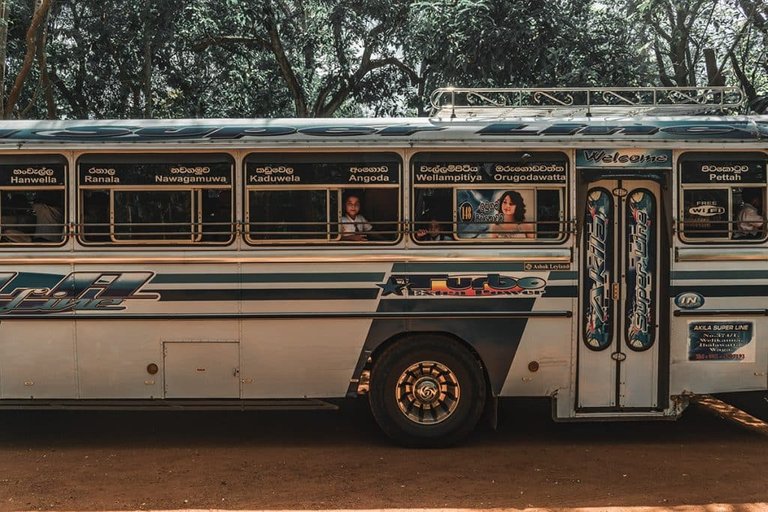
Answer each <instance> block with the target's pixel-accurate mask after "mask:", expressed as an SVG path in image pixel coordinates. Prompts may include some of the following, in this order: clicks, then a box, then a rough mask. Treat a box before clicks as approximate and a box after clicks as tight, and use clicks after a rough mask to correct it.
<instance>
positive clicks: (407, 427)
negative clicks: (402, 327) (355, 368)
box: [368, 335, 486, 448]
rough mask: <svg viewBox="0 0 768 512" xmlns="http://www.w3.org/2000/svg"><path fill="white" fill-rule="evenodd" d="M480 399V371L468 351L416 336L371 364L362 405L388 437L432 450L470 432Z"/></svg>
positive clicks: (483, 393)
mask: <svg viewBox="0 0 768 512" xmlns="http://www.w3.org/2000/svg"><path fill="white" fill-rule="evenodd" d="M485 396H486V390H485V376H484V373H483V368H482V366H481V364H480V362H479V361H478V360H477V359H476V358H475V357H474V355H473V354H472V353H470V351H469V350H467V349H466V348H465V347H464V346H462V345H461V344H460V343H458V342H456V341H455V340H452V339H450V338H446V337H442V336H437V335H422V336H418V337H410V338H406V339H403V340H400V341H399V342H397V343H395V344H394V345H392V346H390V347H388V348H387V349H386V350H384V352H382V353H381V355H379V356H378V357H377V358H376V359H375V360H374V364H373V369H372V371H371V388H370V392H369V395H368V399H369V402H370V405H371V412H372V413H373V416H374V418H375V419H376V422H377V423H378V424H379V426H380V427H381V429H382V430H383V431H384V432H385V433H386V434H387V435H388V436H389V437H391V438H392V439H394V440H395V441H397V442H398V443H400V444H402V445H404V446H409V447H421V448H436V447H442V446H449V445H452V444H455V443H457V442H459V441H461V440H462V439H464V438H465V437H466V436H467V435H468V434H469V433H470V432H471V431H472V430H473V429H474V428H475V425H477V421H478V420H479V419H480V416H481V415H482V412H483V408H484V406H485Z"/></svg>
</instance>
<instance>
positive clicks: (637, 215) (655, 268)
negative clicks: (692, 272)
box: [576, 174, 669, 412]
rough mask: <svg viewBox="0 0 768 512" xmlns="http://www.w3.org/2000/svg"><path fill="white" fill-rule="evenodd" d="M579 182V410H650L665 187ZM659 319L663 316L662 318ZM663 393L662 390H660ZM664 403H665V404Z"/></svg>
mask: <svg viewBox="0 0 768 512" xmlns="http://www.w3.org/2000/svg"><path fill="white" fill-rule="evenodd" d="M625 176H627V178H626V179H616V177H614V178H613V179H611V177H610V175H609V174H604V175H602V176H600V175H598V176H595V177H593V179H592V180H589V179H587V181H586V182H585V183H582V187H583V188H581V189H580V192H581V193H580V194H579V201H580V203H581V204H580V206H579V208H580V209H581V212H580V213H579V215H580V216H581V220H580V222H581V224H582V225H581V226H580V230H579V231H580V233H581V236H580V240H579V243H580V248H579V249H580V253H581V254H580V274H581V275H580V287H579V290H580V292H579V293H580V307H579V318H580V320H579V322H578V325H579V335H578V351H577V353H578V369H577V371H578V375H577V390H576V395H577V402H576V403H577V405H576V407H577V410H578V411H583V412H600V411H606V412H608V411H619V410H621V411H626V412H631V411H636V412H639V411H643V410H645V411H649V410H653V409H658V408H660V406H661V407H663V405H664V404H660V398H659V397H660V392H659V389H660V380H659V371H660V364H659V356H660V349H659V346H660V338H662V337H663V336H664V335H663V333H661V332H660V329H659V324H660V322H659V318H660V312H661V310H660V309H659V308H660V307H662V306H663V304H664V302H663V301H662V300H661V289H662V288H663V287H664V286H665V283H667V282H668V281H667V279H666V276H662V275H661V274H662V272H668V271H667V270H666V269H667V268H668V265H667V264H666V262H663V260H662V258H666V257H668V254H669V250H668V248H667V247H664V244H666V243H667V242H666V237H664V236H663V229H664V222H663V220H664V219H663V218H662V216H661V213H660V212H662V211H664V209H663V208H662V206H663V201H662V197H661V193H662V187H661V185H660V184H659V183H658V182H657V181H656V180H653V179H636V178H635V179H633V177H632V175H631V174H630V175H625ZM661 316H664V315H661ZM662 386H663V384H662ZM664 402H666V400H664Z"/></svg>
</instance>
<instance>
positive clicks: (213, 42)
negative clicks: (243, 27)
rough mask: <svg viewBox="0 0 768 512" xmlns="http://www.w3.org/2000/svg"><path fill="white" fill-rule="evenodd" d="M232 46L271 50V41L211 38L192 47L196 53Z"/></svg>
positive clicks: (253, 38) (230, 37) (228, 37)
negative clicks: (207, 49)
mask: <svg viewBox="0 0 768 512" xmlns="http://www.w3.org/2000/svg"><path fill="white" fill-rule="evenodd" d="M232 44H242V45H245V46H251V47H259V48H262V49H264V50H271V47H270V44H269V41H268V40H267V39H263V38H261V37H245V36H210V37H207V38H205V39H203V40H201V41H198V42H196V43H195V44H193V45H192V49H193V50H194V51H198V52H199V51H201V50H205V49H206V48H210V47H211V46H228V45H232Z"/></svg>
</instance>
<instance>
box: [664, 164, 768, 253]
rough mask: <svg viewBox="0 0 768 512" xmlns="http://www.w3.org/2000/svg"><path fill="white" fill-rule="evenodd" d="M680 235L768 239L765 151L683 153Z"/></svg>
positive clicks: (717, 239)
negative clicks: (767, 227) (766, 225)
mask: <svg viewBox="0 0 768 512" xmlns="http://www.w3.org/2000/svg"><path fill="white" fill-rule="evenodd" d="M679 162H680V164H679V165H680V193H681V196H682V197H681V201H680V206H681V211H680V219H681V229H680V233H681V238H682V239H683V240H684V241H687V242H690V243H696V242H706V241H711V242H732V241H735V242H755V241H758V242H759V241H764V240H766V238H768V233H767V230H766V227H765V215H766V212H765V205H766V191H767V190H768V186H767V184H768V181H767V177H766V163H768V157H766V155H765V154H763V153H687V154H684V155H682V156H681V157H680V160H679Z"/></svg>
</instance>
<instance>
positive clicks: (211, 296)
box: [152, 288, 379, 302]
mask: <svg viewBox="0 0 768 512" xmlns="http://www.w3.org/2000/svg"><path fill="white" fill-rule="evenodd" d="M152 292H153V293H158V294H160V300H161V301H163V302H170V301H177V302H186V301H237V300H359V299H364V300H371V299H376V298H377V297H378V296H379V289H378V288H376V289H373V288H371V289H367V288H295V289H293V288H283V289H278V290H273V289H262V290H249V289H244V290H243V289H229V290H227V289H224V290H152Z"/></svg>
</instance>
